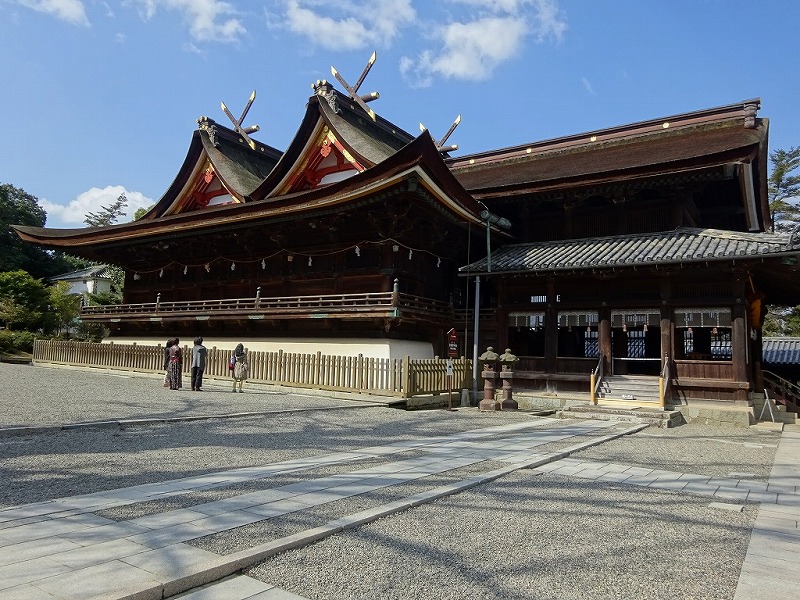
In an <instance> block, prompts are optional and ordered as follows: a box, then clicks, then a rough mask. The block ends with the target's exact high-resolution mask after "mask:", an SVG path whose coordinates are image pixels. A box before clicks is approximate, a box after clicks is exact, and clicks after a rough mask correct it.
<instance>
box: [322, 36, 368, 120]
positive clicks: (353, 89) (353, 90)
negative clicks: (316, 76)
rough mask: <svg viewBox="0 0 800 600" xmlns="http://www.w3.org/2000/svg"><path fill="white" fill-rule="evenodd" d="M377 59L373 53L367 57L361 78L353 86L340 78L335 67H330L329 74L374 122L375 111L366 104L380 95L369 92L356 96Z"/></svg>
mask: <svg viewBox="0 0 800 600" xmlns="http://www.w3.org/2000/svg"><path fill="white" fill-rule="evenodd" d="M376 58H377V54H376V53H375V52H373V53H372V56H370V57H369V60H368V61H367V66H366V67H364V71H363V72H362V73H361V77H359V78H358V81H356V84H355V85H354V86H350V84H349V83H347V81H345V79H344V77H342V76H341V74H340V73H339V71H337V70H336V67H334V66H331V74H332V75H333V76H334V77H335V78H336V79H337V81H338V82H339V83H341V84H342V86H343V87H344V89H345V90H347V93H348V94H350V98H351V99H352V100H353V101H354V102H355V103H356V104H358V105H359V106H360V107H361V108H363V109H364V111H365V112H366V113H367V114H368V115H369V116H370V118H371V119H372V120H373V121H374V120H375V111H374V110H372V109H371V108H370V107H369V106H367V102H372V101H373V100H377V99H378V98H380V94H379V93H378V92H371V93H369V94H365V95H359V94H358V88H360V87H361V84H362V83H364V79H366V77H367V73H369V70H370V69H371V68H372V65H374V64H375V59H376Z"/></svg>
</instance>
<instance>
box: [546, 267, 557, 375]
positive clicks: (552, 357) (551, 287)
mask: <svg viewBox="0 0 800 600" xmlns="http://www.w3.org/2000/svg"><path fill="white" fill-rule="evenodd" d="M557 356H558V307H557V306H556V286H555V282H554V281H548V282H547V308H546V309H545V313H544V363H545V369H546V370H547V372H548V373H555V372H556V370H557V368H558V367H557V365H558V362H557V360H556V358H557Z"/></svg>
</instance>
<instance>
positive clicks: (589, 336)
mask: <svg viewBox="0 0 800 600" xmlns="http://www.w3.org/2000/svg"><path fill="white" fill-rule="evenodd" d="M583 355H584V356H585V357H586V358H600V337H599V335H598V332H597V331H593V330H592V329H591V328H589V327H587V328H586V334H585V335H584V336H583Z"/></svg>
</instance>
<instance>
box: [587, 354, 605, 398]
mask: <svg viewBox="0 0 800 600" xmlns="http://www.w3.org/2000/svg"><path fill="white" fill-rule="evenodd" d="M602 383H603V356H602V355H601V356H600V359H599V360H598V361H597V366H596V367H595V368H594V369H593V370H592V373H591V376H590V377H589V390H590V399H591V402H592V404H597V391H598V390H599V389H600V385H601V384H602Z"/></svg>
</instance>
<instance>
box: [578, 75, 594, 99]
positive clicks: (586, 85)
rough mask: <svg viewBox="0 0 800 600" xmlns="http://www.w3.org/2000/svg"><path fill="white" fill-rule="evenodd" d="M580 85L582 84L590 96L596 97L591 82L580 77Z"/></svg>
mask: <svg viewBox="0 0 800 600" xmlns="http://www.w3.org/2000/svg"><path fill="white" fill-rule="evenodd" d="M581 83H583V87H584V88H586V91H587V92H589V93H590V94H591V95H592V96H596V95H597V94H596V93H595V91H594V88H593V87H592V82H591V81H589V80H588V79H586V77H581Z"/></svg>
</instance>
